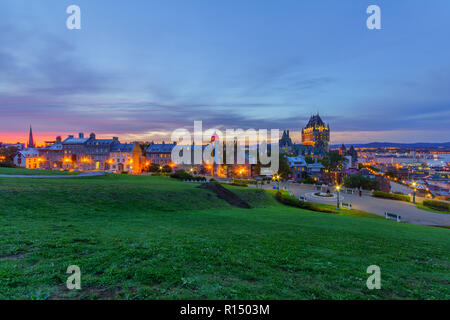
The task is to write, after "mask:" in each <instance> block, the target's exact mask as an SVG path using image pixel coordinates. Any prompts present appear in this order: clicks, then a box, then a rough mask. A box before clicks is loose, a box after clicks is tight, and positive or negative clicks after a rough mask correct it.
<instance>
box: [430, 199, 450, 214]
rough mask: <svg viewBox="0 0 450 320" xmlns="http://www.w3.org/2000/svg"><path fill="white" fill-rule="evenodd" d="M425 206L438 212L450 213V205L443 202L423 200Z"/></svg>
mask: <svg viewBox="0 0 450 320" xmlns="http://www.w3.org/2000/svg"><path fill="white" fill-rule="evenodd" d="M423 205H424V206H425V207H428V208H431V209H434V210H438V211H444V212H450V203H448V202H443V201H436V200H423Z"/></svg>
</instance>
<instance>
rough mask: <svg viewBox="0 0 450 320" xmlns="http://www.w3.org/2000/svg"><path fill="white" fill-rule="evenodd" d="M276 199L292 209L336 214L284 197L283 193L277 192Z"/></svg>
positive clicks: (308, 203)
mask: <svg viewBox="0 0 450 320" xmlns="http://www.w3.org/2000/svg"><path fill="white" fill-rule="evenodd" d="M275 198H276V199H277V200H278V201H279V202H281V203H282V204H284V205H287V206H290V207H296V208H301V209H306V210H311V211H317V212H326V213H335V212H334V211H333V210H330V209H325V208H320V207H318V206H316V205H314V204H313V203H311V202H305V201H301V200H298V199H297V198H295V197H292V196H288V195H284V194H282V193H281V192H277V194H276V195H275Z"/></svg>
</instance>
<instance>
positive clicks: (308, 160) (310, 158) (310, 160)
mask: <svg viewBox="0 0 450 320" xmlns="http://www.w3.org/2000/svg"><path fill="white" fill-rule="evenodd" d="M305 162H306V163H308V164H313V163H314V162H315V161H314V159H313V158H312V157H305Z"/></svg>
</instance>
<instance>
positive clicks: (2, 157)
mask: <svg viewBox="0 0 450 320" xmlns="http://www.w3.org/2000/svg"><path fill="white" fill-rule="evenodd" d="M18 152H19V149H18V148H16V147H9V148H0V167H14V157H15V156H16V154H17V153H18Z"/></svg>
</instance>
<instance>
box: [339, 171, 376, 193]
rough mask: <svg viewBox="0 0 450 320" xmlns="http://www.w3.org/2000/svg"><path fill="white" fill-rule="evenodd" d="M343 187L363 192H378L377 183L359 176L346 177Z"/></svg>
mask: <svg viewBox="0 0 450 320" xmlns="http://www.w3.org/2000/svg"><path fill="white" fill-rule="evenodd" d="M344 186H346V187H347V188H363V189H364V190H378V188H379V186H378V182H377V181H376V180H374V179H370V178H366V177H364V176H363V175H361V174H353V175H349V176H346V177H345V179H344Z"/></svg>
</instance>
